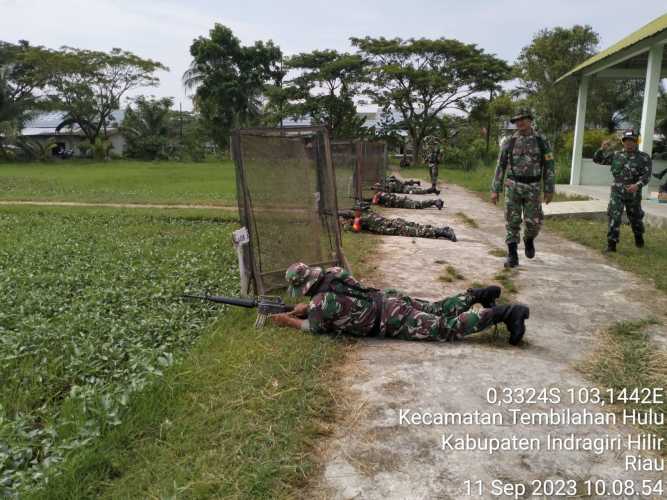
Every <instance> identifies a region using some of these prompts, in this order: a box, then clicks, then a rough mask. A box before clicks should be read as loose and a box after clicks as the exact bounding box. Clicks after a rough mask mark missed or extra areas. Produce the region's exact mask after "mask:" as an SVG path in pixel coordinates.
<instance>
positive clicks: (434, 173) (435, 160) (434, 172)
mask: <svg viewBox="0 0 667 500" xmlns="http://www.w3.org/2000/svg"><path fill="white" fill-rule="evenodd" d="M439 163H440V151H438V150H436V151H432V152H431V154H430V155H429V157H428V171H429V174H430V175H431V186H432V187H433V188H435V187H436V186H437V184H438V173H439V172H438V164H439Z"/></svg>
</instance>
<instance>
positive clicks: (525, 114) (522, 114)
mask: <svg viewBox="0 0 667 500" xmlns="http://www.w3.org/2000/svg"><path fill="white" fill-rule="evenodd" d="M521 118H530V119H531V120H532V119H533V112H532V111H531V110H529V109H526V108H522V109H520V110H519V111H518V112H517V113H516V114H515V115H514V116H513V117H512V118H510V122H511V123H515V122H516V121H518V120H521Z"/></svg>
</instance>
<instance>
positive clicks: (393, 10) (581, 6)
mask: <svg viewBox="0 0 667 500" xmlns="http://www.w3.org/2000/svg"><path fill="white" fill-rule="evenodd" d="M665 13H667V3H666V2H665V0H641V2H639V1H637V2H631V3H629V2H627V1H626V0H623V1H622V0H602V1H598V0H576V1H574V0H552V1H543V0H514V1H505V0H501V1H491V0H457V1H451V0H439V1H437V0H412V1H411V0H402V1H396V0H384V1H380V0H370V1H362V0H356V1H351V0H336V1H331V0H329V1H323V0H308V1H305V0H292V1H290V0H283V1H282V2H280V1H271V0H218V1H213V0H190V1H177V0H58V1H53V0H0V39H1V40H4V41H8V42H13V43H15V42H17V41H18V40H21V39H23V40H28V41H30V42H31V43H32V44H33V45H44V46H46V47H50V48H58V47H61V46H63V45H68V46H71V47H78V48H85V49H94V50H110V49H111V48H114V47H120V48H122V49H125V50H129V51H132V52H134V53H135V54H137V55H139V56H141V57H144V58H149V59H153V60H157V61H160V62H161V63H163V64H165V65H166V66H168V67H169V69H170V71H168V72H160V73H159V74H158V76H159V78H160V86H159V87H157V88H147V89H142V90H141V91H140V92H139V93H143V94H149V95H155V96H160V97H162V96H170V97H174V99H175V105H176V107H178V105H179V103H182V106H183V109H190V108H191V102H190V99H189V98H188V97H187V96H186V95H185V92H184V90H183V87H182V85H181V75H182V74H183V72H184V71H185V70H186V69H187V67H188V65H189V63H190V60H191V58H190V55H189V47H190V44H191V43H192V40H193V39H195V38H197V37H199V36H205V35H207V34H208V31H209V30H210V29H211V28H212V27H213V25H214V24H215V23H221V24H224V25H226V26H228V27H230V28H231V29H232V30H233V31H234V33H235V34H236V36H237V37H238V38H240V39H241V41H242V43H243V44H252V43H253V42H254V41H255V40H269V39H271V40H273V41H274V42H275V43H277V44H278V45H279V46H280V47H281V49H282V50H283V53H284V54H286V55H290V54H294V53H298V52H307V51H311V50H314V49H337V50H341V51H349V50H351V46H350V42H349V38H350V37H352V36H355V37H363V36H367V35H368V36H385V37H387V38H393V37H401V38H411V37H415V38H419V37H426V38H438V37H446V38H456V39H458V40H460V41H462V42H466V43H475V44H477V45H478V46H479V47H481V48H483V49H484V50H485V51H486V52H490V53H493V54H496V55H497V56H499V57H501V58H503V59H505V60H507V61H509V62H513V61H514V60H515V59H516V57H517V56H518V55H519V52H520V51H521V48H522V47H524V46H526V45H528V44H529V43H530V41H531V39H532V37H533V35H534V34H535V33H537V32H538V31H539V30H540V29H542V28H553V27H555V26H563V27H570V26H573V25H575V24H589V25H591V26H592V27H593V29H594V30H595V31H597V32H598V33H599V34H600V39H601V44H600V45H601V47H600V48H605V47H607V46H609V45H611V44H613V43H615V42H616V41H618V40H619V39H621V38H623V37H624V36H626V35H628V34H630V33H631V32H632V31H634V30H636V29H637V28H639V27H641V26H643V25H644V24H646V23H648V22H650V21H651V20H653V19H655V18H656V17H658V16H661V15H663V14H665Z"/></svg>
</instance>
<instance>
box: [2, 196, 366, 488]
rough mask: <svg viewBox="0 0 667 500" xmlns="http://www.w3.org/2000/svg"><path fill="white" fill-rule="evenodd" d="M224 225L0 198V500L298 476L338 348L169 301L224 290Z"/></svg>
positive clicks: (225, 217) (182, 216)
mask: <svg viewBox="0 0 667 500" xmlns="http://www.w3.org/2000/svg"><path fill="white" fill-rule="evenodd" d="M233 219H234V217H230V215H229V214H228V213H226V212H218V211H214V210H169V211H160V210H143V209H134V210H124V209H71V208H27V207H12V208H8V207H6V208H0V231H2V233H3V238H2V239H0V283H2V286H1V287H0V299H1V300H2V302H3V305H4V307H3V309H2V311H0V380H2V384H0V496H3V494H12V493H14V492H18V491H20V492H21V496H22V497H23V498H32V497H34V498H58V499H60V498H68V499H70V498H71V499H74V498H97V497H102V498H157V497H163V498H164V497H173V496H178V497H179V498H181V497H191V498H201V497H207V496H214V497H225V498H276V497H280V496H285V495H288V494H289V492H291V491H294V488H295V487H297V486H298V485H300V484H302V483H303V481H304V478H305V477H306V474H307V473H308V471H310V470H311V468H312V467H313V464H314V463H315V462H314V461H313V460H312V457H311V456H310V454H309V453H308V451H309V450H310V447H311V446H312V443H313V441H314V440H315V439H316V437H317V436H318V435H320V434H321V433H322V432H323V431H324V429H325V425H326V420H327V419H328V418H329V415H331V408H332V394H331V393H330V391H329V384H328V382H329V381H330V377H331V375H330V372H329V371H328V370H327V367H328V366H329V365H330V364H331V363H333V362H334V361H335V360H336V359H338V357H339V356H340V354H341V353H342V351H343V350H342V349H341V348H340V347H341V344H340V343H339V342H337V341H335V340H333V339H330V338H327V337H316V336H311V335H308V334H303V333H300V332H294V331H288V330H283V329H276V328H266V329H264V330H262V331H256V330H255V329H254V328H253V323H254V311H246V310H232V309H231V308H222V307H219V306H216V305H213V304H208V303H201V302H197V301H195V302H188V301H183V300H182V299H181V297H180V294H181V293H182V292H183V291H186V290H190V291H197V292H199V291H215V292H219V293H227V294H235V293H236V292H237V289H238V276H237V272H236V258H235V254H234V252H233V249H232V246H231V245H230V243H229V242H230V232H231V231H232V230H233V229H234V228H235V227H236V223H235V222H234V221H233ZM349 241H351V240H349ZM18 242H20V245H19V244H17V243H18ZM353 243H354V244H355V249H356V248H360V249H363V248H366V250H364V252H366V251H367V245H365V244H364V243H363V242H360V241H359V240H358V239H357V240H355V241H354V242H353ZM356 255H358V254H355V252H354V251H352V252H351V256H352V259H353V260H355V259H357V257H356ZM366 257H367V255H366ZM357 260H358V259H357ZM357 260H355V261H357ZM45 478H48V486H47V487H46V488H43V489H39V488H38V487H39V485H43V484H44V483H43V481H44V479H45Z"/></svg>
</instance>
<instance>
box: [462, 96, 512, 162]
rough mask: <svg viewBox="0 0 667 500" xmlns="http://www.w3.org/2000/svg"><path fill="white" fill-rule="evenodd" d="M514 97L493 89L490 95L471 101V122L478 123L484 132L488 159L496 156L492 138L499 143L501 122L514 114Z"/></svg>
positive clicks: (485, 152)
mask: <svg viewBox="0 0 667 500" xmlns="http://www.w3.org/2000/svg"><path fill="white" fill-rule="evenodd" d="M512 109H513V106H512V99H511V96H510V95H509V94H507V93H505V92H502V91H501V92H495V91H493V90H491V91H490V92H489V97H488V98H487V97H477V98H475V99H474V100H473V101H472V102H471V107H470V114H469V115H468V116H469V118H470V122H471V123H473V124H475V125H477V126H478V128H479V129H481V130H482V131H483V133H484V154H485V156H486V159H487V160H488V159H489V157H490V156H492V155H493V156H495V153H494V151H493V150H492V149H491V139H493V140H494V142H495V143H497V141H498V139H499V136H500V126H501V124H502V123H503V122H504V121H505V120H507V119H509V118H510V116H511V114H512Z"/></svg>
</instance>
